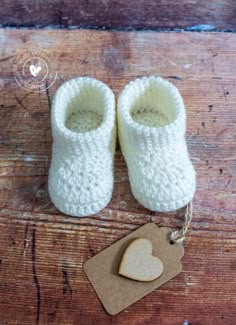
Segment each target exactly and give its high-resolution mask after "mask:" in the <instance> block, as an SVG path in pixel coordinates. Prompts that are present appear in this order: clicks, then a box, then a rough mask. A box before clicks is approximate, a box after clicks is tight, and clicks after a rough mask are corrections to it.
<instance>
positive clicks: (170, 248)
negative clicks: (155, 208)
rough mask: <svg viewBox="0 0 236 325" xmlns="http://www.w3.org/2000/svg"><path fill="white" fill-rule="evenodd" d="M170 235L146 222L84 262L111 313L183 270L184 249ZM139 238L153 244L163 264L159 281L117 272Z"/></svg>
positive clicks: (98, 293) (166, 229)
mask: <svg viewBox="0 0 236 325" xmlns="http://www.w3.org/2000/svg"><path fill="white" fill-rule="evenodd" d="M169 234H170V229H169V228H166V227H162V228H159V227H158V226H157V225H156V224H155V223H147V224H145V225H144V226H142V227H140V228H139V229H137V230H136V231H134V232H132V233H131V234H129V235H128V236H126V237H124V238H122V239H120V240H119V241H117V242H116V243H115V244H113V245H112V246H110V247H108V248H106V249H104V250H103V251H101V252H100V253H98V254H97V255H95V256H93V257H92V258H90V259H89V260H87V261H86V262H85V263H84V271H85V273H86V275H87V277H88V279H89V281H90V282H91V284H92V286H93V288H94V290H95V291H96V293H97V295H98V297H99V299H100V300H101V302H102V304H103V306H104V308H105V309H106V311H107V312H108V313H109V314H110V315H116V314H118V313H119V312H121V311H122V310H124V309H125V308H127V307H129V306H130V305H132V304H133V303H135V302H136V301H137V300H139V299H141V298H142V297H144V296H146V295H147V294H148V293H150V292H151V291H153V290H155V289H157V288H158V287H160V286H161V285H163V284H164V283H166V282H168V281H169V280H171V279H172V278H174V277H175V276H176V275H178V274H179V273H180V272H181V270H182V264H181V262H180V260H181V258H182V257H183V255H184V249H183V246H182V244H180V243H175V244H173V245H171V244H170V242H169ZM138 238H146V239H148V240H149V241H150V242H151V243H152V248H153V251H152V255H154V256H156V257H158V258H159V259H160V260H161V261H162V263H163V265H164V271H163V273H162V274H161V276H160V277H158V278H157V279H156V280H153V281H150V282H143V281H136V280H132V279H129V278H126V277H124V276H122V275H119V274H118V270H119V266H120V263H121V260H122V256H123V254H124V252H125V251H126V249H127V247H128V246H129V245H130V243H131V242H132V241H133V240H135V239H138ZM147 267H148V266H147Z"/></svg>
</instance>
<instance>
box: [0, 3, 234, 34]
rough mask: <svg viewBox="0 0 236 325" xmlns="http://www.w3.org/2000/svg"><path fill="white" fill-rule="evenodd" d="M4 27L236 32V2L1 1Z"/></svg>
mask: <svg viewBox="0 0 236 325" xmlns="http://www.w3.org/2000/svg"><path fill="white" fill-rule="evenodd" d="M0 23H1V24H2V26H14V27H22V26H27V27H38V28H42V27H46V26H54V27H55V26H57V27H59V28H67V27H73V26H77V27H82V28H102V29H104V28H106V29H114V28H115V29H117V28H118V29H119V28H121V29H168V28H169V29H176V28H177V29H178V28H184V29H187V30H192V31H198V30H236V3H235V1H234V0H215V1H209V0H208V1H205V0H198V1H195V0H183V1H175V0H166V1H156V0H148V1H144V0H136V1H134V0H132V1H126V0H103V1H98V0H96V1H91V0H90V1H88V0H80V1H77V2H76V3H75V2H74V1H72V0H63V1H62V0H49V1H42V0H23V1H19V0H11V1H8V0H2V2H1V11H0Z"/></svg>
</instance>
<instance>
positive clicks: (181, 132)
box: [118, 76, 195, 211]
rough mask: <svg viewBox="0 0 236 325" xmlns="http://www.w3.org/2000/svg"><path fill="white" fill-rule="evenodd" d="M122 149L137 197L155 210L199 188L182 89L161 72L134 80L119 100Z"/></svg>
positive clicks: (180, 202) (170, 207) (175, 205)
mask: <svg viewBox="0 0 236 325" xmlns="http://www.w3.org/2000/svg"><path fill="white" fill-rule="evenodd" d="M118 127H119V140H120V144H121V149H122V152H123V154H124V157H125V160H126V162H127V166H128V172H129V179H130V183H131V188H132V192H133V194H134V196H135V198H136V199H137V200H138V201H139V202H140V204H142V205H143V206H144V207H146V208H147V209H149V210H152V211H174V210H176V209H179V208H181V207H183V206H185V205H186V204H187V203H188V202H190V201H191V200H192V198H193V196H194V193H195V171H194V168H193V166H192V164H191V161H190V159H189V156H188V150H187V145H186V140H185V131H186V115H185V108H184V104H183V100H182V97H181V95H180V94H179V92H178V90H177V88H176V87H175V86H174V85H172V84H171V83H170V82H168V81H166V80H164V79H162V78H160V77H154V76H153V77H144V78H141V79H136V80H135V81H132V82H130V83H129V84H128V85H127V86H126V87H125V88H124V89H123V91H122V92H121V94H120V96H119V100H118Z"/></svg>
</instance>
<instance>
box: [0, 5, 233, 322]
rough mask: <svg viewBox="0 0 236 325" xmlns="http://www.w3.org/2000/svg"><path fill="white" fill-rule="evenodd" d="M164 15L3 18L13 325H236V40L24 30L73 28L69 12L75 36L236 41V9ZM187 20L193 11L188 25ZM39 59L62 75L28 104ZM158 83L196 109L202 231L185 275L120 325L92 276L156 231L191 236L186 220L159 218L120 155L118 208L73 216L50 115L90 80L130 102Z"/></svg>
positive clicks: (3, 182)
mask: <svg viewBox="0 0 236 325" xmlns="http://www.w3.org/2000/svg"><path fill="white" fill-rule="evenodd" d="M56 3H57V5H56ZM119 3H120V4H122V6H121V7H119V6H118V5H119ZM155 3H156V2H154V1H153V2H152V1H148V2H147V5H146V2H145V5H144V1H137V3H135V4H134V3H133V2H132V1H131V2H130V3H128V1H126V2H124V3H122V1H113V3H111V2H109V1H102V2H100V3H99V4H96V8H98V9H97V11H96V15H95V9H92V8H93V3H92V1H88V2H85V1H84V2H82V1H80V3H79V4H78V7H77V6H76V8H75V9H73V10H72V9H71V8H72V4H71V2H69V1H61V2H60V6H59V5H58V4H59V2H55V8H54V5H53V2H52V1H51V2H47V6H46V4H44V3H43V2H42V1H40V0H38V1H36V0H35V1H33V2H29V1H22V2H21V3H19V2H18V1H10V2H7V1H3V3H2V4H1V13H0V19H1V22H2V24H3V27H4V26H5V27H6V26H16V25H18V27H19V28H18V29H14V28H2V29H0V51H1V52H0V325H8V324H18V325H31V324H36V325H38V324H40V325H47V324H49V325H50V324H56V325H72V324H73V325H84V324H86V325H87V324H88V325H90V324H91V325H93V324H97V325H100V324H101V325H104V324H105V325H106V324H113V325H114V324H115V325H123V324H125V325H126V324H127V325H143V324H148V325H156V324H160V325H178V324H180V325H182V324H183V321H184V320H185V319H187V320H188V321H189V324H192V325H233V324H235V319H236V225H235V217H236V203H235V202H236V144H235V140H236V108H235V104H236V103H235V102H236V95H235V88H236V83H235V68H236V35H235V34H234V33H231V32H218V33H215V32H211V33H206V32H205V33H196V32H181V33H176V32H174V31H173V32H157V31H152V32H147V31H132V32H125V31H115V30H113V31H94V30H93V31H92V30H69V31H68V30H59V29H55V28H54V29H52V30H50V29H49V30H48V28H47V29H46V30H42V29H40V28H37V29H36V28H34V29H30V30H29V29H28V30H27V29H24V28H23V29H22V27H24V26H35V24H37V25H40V26H48V25H49V24H51V25H60V26H61V27H63V25H66V24H65V22H64V20H62V18H60V20H59V18H58V15H59V14H58V12H61V14H60V15H61V17H63V16H62V10H63V15H65V16H67V17H68V20H67V22H68V24H69V18H70V19H71V22H70V26H69V27H70V28H71V27H72V25H78V26H82V27H84V26H95V27H97V28H99V27H101V26H103V25H104V24H105V22H106V21H107V24H106V28H115V27H116V28H123V29H124V28H132V29H135V28H141V29H145V28H155V29H162V28H164V27H168V28H180V27H181V28H185V29H187V27H189V26H196V25H198V26H200V27H197V28H196V30H198V29H200V30H202V29H204V28H207V29H209V28H210V27H209V26H210V25H214V28H215V29H224V30H235V26H236V23H235V20H233V18H235V15H234V9H235V8H234V6H235V5H234V3H233V1H226V0H224V1H216V2H214V4H213V3H208V2H206V3H205V2H203V1H198V3H199V4H201V5H202V6H197V2H196V3H195V2H194V1H184V2H181V4H178V5H177V4H176V5H173V2H172V1H168V2H164V1H161V2H160V3H159V4H158V6H159V7H158V8H162V10H163V14H162V15H161V14H160V13H159V12H158V11H157V12H156V13H154V12H153V8H154V7H155V6H157V5H156V4H155ZM106 4H107V7H106V8H108V9H107V11H105V12H106V16H104V10H103V8H104V6H105V5H106ZM131 4H132V5H131ZM168 4H169V6H168ZM126 7H127V8H126ZM60 8H61V9H60ZM79 8H80V9H79ZM81 8H82V9H81ZM86 8H87V9H86ZM181 8H192V9H193V10H192V11H191V13H190V11H189V15H188V14H187V13H186V11H184V12H183V11H182V10H181ZM212 8H215V9H214V10H211V9H212ZM41 9H44V10H41ZM46 9H47V10H46ZM54 9H55V10H54ZM27 10H28V11H27ZM30 10H32V11H33V12H34V13H38V14H37V15H35V16H33V15H32V14H31V13H30ZM37 10H38V11H37ZM78 10H80V16H78V15H77V14H76V13H77V12H78ZM81 10H84V13H83V11H81ZM186 10H187V9H186ZM32 11H31V12H32ZM67 11H68V12H69V13H67ZM193 11H194V14H193ZM27 12H28V14H27ZM115 12H116V14H115ZM86 13H88V14H87V16H86ZM119 13H120V15H119ZM146 13H149V14H148V15H146ZM95 16H96V17H95ZM149 16H150V19H148V17H149ZM86 17H87V18H86ZM164 17H166V18H164ZM82 18H83V19H82ZM95 18H96V19H95ZM106 19H107V20H106ZM89 22H90V23H89ZM207 25H208V27H207ZM204 26H205V27H204ZM54 27H55V26H54ZM210 29H211V28H210ZM32 47H40V48H42V49H46V50H50V51H51V53H52V54H53V57H54V64H55V65H56V69H57V72H58V75H57V79H56V81H55V83H54V84H53V86H51V87H50V88H49V91H47V92H41V93H34V92H27V91H25V90H23V89H22V88H20V87H19V85H18V84H17V83H16V81H15V79H14V74H13V66H14V60H15V57H16V53H17V51H18V50H20V49H24V48H25V49H30V48H32ZM152 74H155V75H161V76H162V77H164V78H167V79H168V80H169V81H171V82H173V83H174V84H175V85H176V86H177V87H178V88H179V90H180V92H181V94H182V95H183V97H184V101H185V104H186V110H187V116H188V124H187V141H188V146H189V151H190V155H191V159H192V161H193V164H194V166H195V168H196V171H197V192H196V196H195V199H194V218H193V222H192V226H191V230H190V232H189V234H188V236H187V239H186V241H185V251H186V253H185V256H184V258H183V272H182V273H181V274H180V275H179V276H178V277H176V278H175V279H173V280H172V281H170V282H169V283H167V284H166V285H164V286H163V287H161V288H159V289H158V290H155V291H154V292H152V293H151V294H149V295H148V296H146V297H145V298H143V299H142V300H140V301H139V302H137V303H136V304H135V305H133V306H131V307H130V308H128V309H127V310H125V311H124V312H122V313H121V314H119V315H117V316H109V315H107V314H106V312H105V311H104V309H103V307H102V306H101V304H100V301H99V300H98V298H97V296H96V294H95V292H94V290H93V288H92V287H91V285H90V283H89V282H88V280H87V278H86V276H85V274H84V272H83V269H82V265H83V263H84V262H85V261H86V260H87V258H89V257H91V256H93V255H94V254H96V253H98V252H99V251H100V250H102V249H103V248H105V247H107V246H109V245H111V244H112V243H114V242H115V241H117V240H118V239H120V238H122V237H123V236H125V235H127V234H129V233H130V232H131V231H132V230H135V229H137V228H138V227H139V226H141V225H143V224H145V223H146V222H148V221H154V222H156V223H157V224H158V225H160V226H169V227H171V228H173V229H174V228H180V227H181V224H182V222H183V212H184V211H183V210H180V211H177V212H176V213H169V214H166V213H151V212H150V211H148V210H146V209H144V208H143V207H142V206H140V205H139V204H138V203H137V201H136V200H135V199H134V197H133V196H132V193H131V191H130V187H129V182H128V175H127V168H126V166H125V162H124V159H123V157H122V155H121V152H120V150H119V146H118V147H117V152H116V157H115V188H114V195H113V198H112V201H111V202H110V204H109V205H108V206H107V208H105V209H104V210H102V211H101V212H100V213H99V214H97V215H95V216H92V217H88V218H81V219H78V218H72V217H68V216H65V215H63V214H61V213H60V212H59V211H58V210H57V209H56V208H55V207H54V206H53V204H52V203H51V201H50V198H49V196H48V191H47V177H48V168H49V165H50V157H51V141H52V139H51V129H50V105H51V100H52V98H53V95H54V93H55V91H56V89H57V87H58V86H59V85H60V84H61V83H62V82H63V81H66V80H68V79H70V78H73V77H75V76H78V75H89V76H92V77H95V78H97V79H100V80H102V81H104V82H106V83H107V84H108V85H109V86H110V87H111V88H112V89H113V90H114V92H115V94H116V95H118V94H119V92H120V90H121V89H122V87H123V86H124V85H125V84H126V83H127V82H128V81H130V80H132V79H134V78H136V77H139V76H143V75H152Z"/></svg>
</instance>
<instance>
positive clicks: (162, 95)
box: [118, 76, 186, 151]
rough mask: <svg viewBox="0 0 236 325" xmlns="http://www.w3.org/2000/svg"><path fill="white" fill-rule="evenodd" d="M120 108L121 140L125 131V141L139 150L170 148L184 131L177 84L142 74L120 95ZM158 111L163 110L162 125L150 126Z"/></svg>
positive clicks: (183, 116) (182, 105)
mask: <svg viewBox="0 0 236 325" xmlns="http://www.w3.org/2000/svg"><path fill="white" fill-rule="evenodd" d="M118 107H119V110H118V120H119V125H120V129H122V131H123V132H120V138H121V141H123V137H122V135H123V134H125V139H126V140H125V141H128V142H130V143H133V144H134V145H136V146H138V147H139V150H144V151H145V150H153V151H155V150H159V149H160V148H161V149H165V148H169V146H170V145H172V144H175V143H177V142H178V140H181V139H182V138H183V135H184V134H185V131H186V115H185V108H184V103H183V100H182V97H181V95H180V93H179V91H178V89H177V88H176V87H175V86H174V85H172V84H171V83H169V82H168V81H166V80H163V79H162V78H160V77H154V76H153V77H149V78H148V77H143V78H140V79H136V80H135V81H132V82H130V83H129V84H128V85H127V86H126V87H125V88H124V90H123V91H122V92H121V94H120V96H119V100H118ZM157 111H158V112H160V115H159V118H160V125H159V126H158V127H157V126H156V125H154V124H153V126H150V125H151V124H152V123H154V122H155V121H154V120H153V121H150V120H151V119H152V112H154V113H155V114H156V112H157ZM155 116H156V115H155ZM142 118H143V121H142ZM148 118H149V121H148ZM145 119H146V121H145ZM145 122H147V123H146V125H145Z"/></svg>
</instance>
